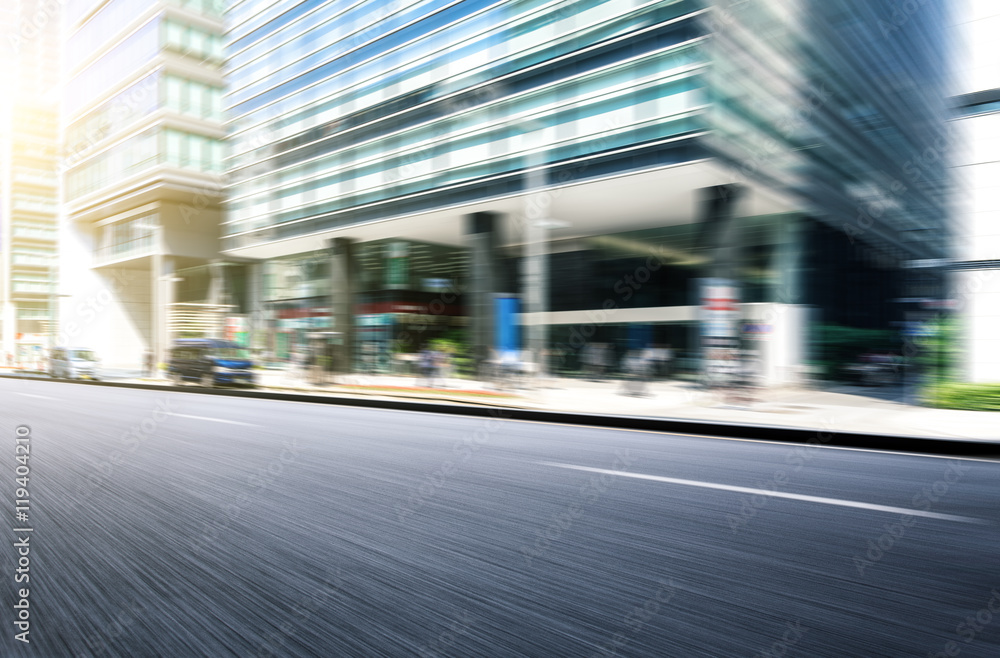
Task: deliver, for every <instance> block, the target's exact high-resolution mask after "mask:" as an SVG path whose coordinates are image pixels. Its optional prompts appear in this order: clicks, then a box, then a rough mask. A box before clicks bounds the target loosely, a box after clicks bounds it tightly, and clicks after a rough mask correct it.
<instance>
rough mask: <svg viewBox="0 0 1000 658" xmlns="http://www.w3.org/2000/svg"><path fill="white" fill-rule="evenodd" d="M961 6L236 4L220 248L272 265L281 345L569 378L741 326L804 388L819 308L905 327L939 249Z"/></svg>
mask: <svg viewBox="0 0 1000 658" xmlns="http://www.w3.org/2000/svg"><path fill="white" fill-rule="evenodd" d="M944 4H945V3H944V2H943V0H929V1H928V2H925V3H921V4H920V9H919V11H916V12H912V13H910V14H906V15H905V20H900V19H899V17H897V16H895V15H894V14H893V8H892V7H890V6H889V5H887V4H883V3H871V2H866V1H863V0H832V1H831V0H799V1H792V2H787V1H786V2H772V1H761V2H747V3H723V2H720V3H714V2H708V1H698V0H676V1H668V0H654V1H643V0H629V1H624V2H623V1H622V0H609V1H602V0H575V1H574V0H565V1H559V0H551V1H546V0H516V1H515V0H508V1H490V0H483V1H477V0H460V1H457V2H455V1H451V0H441V1H438V0H418V1H417V2H407V3H397V2H351V3H337V2H284V3H274V2H266V1H263V0H242V1H237V2H233V3H232V5H231V6H230V7H229V9H228V11H227V14H226V45H225V51H226V74H227V92H226V102H225V105H226V112H227V132H228V134H229V143H230V152H229V155H228V159H227V164H226V169H227V172H228V180H227V182H228V185H229V186H228V188H227V199H226V201H225V204H226V211H225V220H224V223H223V228H222V244H223V250H224V252H225V253H226V254H228V255H231V256H233V257H241V258H250V259H262V260H264V261H266V263H265V266H264V273H263V274H264V276H263V277H262V279H261V284H260V285H259V286H257V287H256V290H257V294H258V298H257V302H256V304H257V305H258V308H259V309H260V312H259V313H257V314H256V316H255V317H256V318H257V319H258V320H259V321H260V322H261V323H262V324H263V325H264V326H263V327H261V329H262V330H261V331H259V332H258V335H260V336H262V337H264V338H262V340H263V341H264V344H262V345H261V346H262V347H264V348H266V349H270V350H274V351H276V352H279V353H280V352H282V351H285V350H289V349H292V347H294V346H295V345H296V344H298V345H303V344H308V343H309V341H310V340H318V341H321V342H323V341H325V342H327V343H329V344H330V345H334V346H340V347H339V348H338V347H334V348H331V352H338V351H339V352H340V353H342V354H346V355H352V356H345V357H344V358H345V359H351V360H352V361H353V365H354V366H355V367H358V366H359V365H361V364H362V363H363V362H365V359H366V355H370V354H376V355H378V356H377V357H376V358H375V360H376V362H379V363H386V362H388V360H389V358H388V357H389V356H390V355H391V353H392V352H393V351H414V350H416V349H419V348H420V347H421V346H422V345H423V344H424V343H426V341H427V340H428V339H429V338H431V337H438V336H448V335H451V334H455V335H460V336H462V337H463V338H462V339H463V340H465V341H466V342H467V344H468V346H469V353H470V355H471V356H472V357H473V358H475V359H477V360H483V359H486V358H487V357H488V355H490V353H491V351H492V350H495V349H501V350H502V349H507V348H511V347H518V346H521V347H529V348H531V349H532V351H533V352H534V354H535V355H540V354H542V353H543V351H544V353H546V354H548V358H549V360H550V363H549V364H548V366H549V368H551V369H555V370H559V369H569V370H572V369H575V368H578V367H579V366H580V358H581V354H582V353H583V346H584V345H585V344H588V343H589V344H592V343H602V344H606V345H608V346H611V347H612V348H613V349H614V351H615V354H616V356H620V355H621V353H622V352H623V351H624V350H626V349H628V348H630V347H643V346H648V345H654V344H661V345H665V344H670V345H671V346H673V347H674V348H675V349H679V350H695V349H700V348H701V347H702V346H703V345H704V344H705V341H704V340H703V338H704V337H705V335H706V327H708V326H720V327H722V333H723V334H725V333H727V332H728V333H730V334H733V333H735V334H736V336H735V337H736V338H741V339H743V340H744V341H745V342H746V344H747V345H752V346H753V349H754V350H755V351H756V352H758V353H759V354H760V356H761V358H762V360H763V362H764V369H765V374H766V377H767V379H768V380H769V381H771V382H773V383H781V382H786V381H790V380H792V379H794V378H795V377H796V376H797V372H798V366H799V365H800V364H801V363H802V362H803V361H804V360H805V359H806V356H807V355H806V354H805V349H806V340H805V339H806V332H807V328H808V326H809V323H810V322H812V323H815V322H822V323H828V324H841V325H845V326H856V327H873V328H877V327H890V326H893V323H894V322H897V321H899V320H900V319H901V318H902V317H903V316H904V314H905V309H904V308H903V305H902V304H901V303H897V302H893V301H891V300H898V299H900V298H903V296H904V294H909V293H908V292H907V291H906V290H905V285H906V279H905V278H904V276H903V275H902V272H903V268H902V267H901V264H902V263H904V262H905V261H910V260H914V259H931V258H939V257H943V256H945V255H947V248H948V241H947V240H946V239H942V234H943V232H944V231H945V217H946V208H945V205H946V203H945V194H944V189H945V184H946V176H945V169H946V167H945V164H944V161H943V160H941V159H938V160H932V159H925V158H923V154H925V153H927V152H928V149H934V148H937V147H941V146H942V145H943V144H944V141H943V140H945V141H946V138H945V137H944V136H945V134H946V133H945V123H946V104H945V101H944V84H945V78H946V66H945V62H946V59H945V57H944V56H943V53H944V51H945V45H944V36H945V35H944V34H943V33H942V30H943V29H944V28H943V26H944V25H946V24H947V23H946V22H942V21H944V20H945V18H946V15H945V8H944ZM897 23H898V24H897ZM886 26H888V28H892V29H888V28H887V27H886ZM915 174H919V176H918V178H915ZM706 278H714V279H721V280H722V281H721V283H723V284H725V285H722V286H716V287H714V288H706V287H704V285H703V284H702V282H703V280H704V279H706ZM706 290H717V291H723V292H722V293H719V294H722V295H723V298H719V299H715V298H707V297H710V295H708V296H707V295H706V294H705V291H706ZM713 294H714V293H713ZM716 296H717V295H716ZM712 313H718V314H721V315H711V314H712ZM706 314H709V316H710V317H711V318H714V319H715V320H717V319H719V318H723V317H728V318H730V319H731V318H736V319H737V320H738V322H735V323H733V322H731V321H730V322H729V323H728V324H727V323H726V322H723V323H721V324H720V323H718V322H715V320H713V321H712V322H706V318H707V317H709V316H707V315H706ZM510 318H516V323H515V324H516V327H512V326H511V323H510V320H509V319H510ZM807 320H808V321H807ZM734 327H736V328H735V329H734ZM713 331H714V330H713ZM279 355H280V354H279Z"/></svg>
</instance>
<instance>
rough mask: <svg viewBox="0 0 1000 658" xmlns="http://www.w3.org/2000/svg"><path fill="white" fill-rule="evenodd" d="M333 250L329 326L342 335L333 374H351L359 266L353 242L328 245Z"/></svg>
mask: <svg viewBox="0 0 1000 658" xmlns="http://www.w3.org/2000/svg"><path fill="white" fill-rule="evenodd" d="M328 245H329V250H330V321H331V322H330V324H331V325H332V326H333V331H335V332H337V333H338V334H339V336H338V338H339V341H338V343H339V349H338V350H337V353H336V358H335V362H334V372H338V373H350V372H352V371H353V369H354V347H355V333H356V332H355V326H354V325H355V319H354V295H355V277H356V276H357V265H356V263H355V261H354V240H353V239H351V238H334V239H332V240H330V241H328Z"/></svg>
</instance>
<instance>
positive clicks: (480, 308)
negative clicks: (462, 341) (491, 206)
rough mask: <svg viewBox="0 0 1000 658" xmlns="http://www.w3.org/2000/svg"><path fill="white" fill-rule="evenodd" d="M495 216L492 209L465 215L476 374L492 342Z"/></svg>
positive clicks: (470, 316)
mask: <svg viewBox="0 0 1000 658" xmlns="http://www.w3.org/2000/svg"><path fill="white" fill-rule="evenodd" d="M498 230H499V217H498V215H497V214H496V213H492V212H477V213H473V214H471V215H466V216H465V234H466V235H465V241H466V245H467V246H468V248H469V272H468V281H469V294H468V296H467V297H466V299H467V300H468V302H467V305H468V306H467V313H468V315H469V330H470V337H469V338H470V341H471V347H472V357H473V359H474V362H475V364H476V373H477V374H479V376H483V375H484V374H485V373H484V372H483V370H484V368H483V364H484V362H485V361H486V360H488V359H489V358H490V350H491V349H492V348H493V346H494V344H495V337H494V335H493V334H494V323H495V316H494V308H493V305H494V301H493V300H494V296H495V294H496V292H497V278H498V273H497V269H498V268H497V262H496V261H497V256H496V254H497V247H498V246H499V236H498Z"/></svg>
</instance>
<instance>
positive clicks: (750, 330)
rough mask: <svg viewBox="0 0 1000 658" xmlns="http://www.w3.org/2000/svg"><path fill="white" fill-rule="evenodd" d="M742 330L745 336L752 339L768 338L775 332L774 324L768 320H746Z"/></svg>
mask: <svg viewBox="0 0 1000 658" xmlns="http://www.w3.org/2000/svg"><path fill="white" fill-rule="evenodd" d="M740 331H741V333H742V334H743V337H744V338H748V339H750V340H767V339H768V338H770V337H771V334H772V333H773V332H774V326H773V325H770V324H767V323H766V322H744V323H743V326H742V329H741V330H740Z"/></svg>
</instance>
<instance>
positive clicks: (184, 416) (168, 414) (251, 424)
mask: <svg viewBox="0 0 1000 658" xmlns="http://www.w3.org/2000/svg"><path fill="white" fill-rule="evenodd" d="M165 415H167V416H177V417H178V418H192V419H194V420H211V421H213V422H216V423H229V424H230V425H246V426H247V427H258V425H254V424H253V423H241V422H240V421H238V420H225V419H224V418H209V417H208V416H190V415H188V414H177V413H173V412H172V411H168V412H166V413H165Z"/></svg>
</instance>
